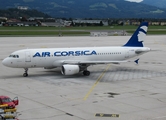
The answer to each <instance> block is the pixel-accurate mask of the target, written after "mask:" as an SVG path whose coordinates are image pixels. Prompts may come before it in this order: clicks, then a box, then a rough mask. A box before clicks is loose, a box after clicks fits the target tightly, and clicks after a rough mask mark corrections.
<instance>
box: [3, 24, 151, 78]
mask: <svg viewBox="0 0 166 120" xmlns="http://www.w3.org/2000/svg"><path fill="white" fill-rule="evenodd" d="M147 29H148V22H143V23H141V25H140V26H139V27H138V29H137V30H136V31H135V33H134V34H133V36H132V37H131V38H130V39H129V41H128V42H127V43H126V44H125V45H123V46H119V47H82V48H81V47H79V48H49V49H48V48H45V49H24V50H18V51H15V52H13V53H12V54H11V55H10V56H9V57H7V58H5V59H4V60H3V61H2V63H3V65H5V66H7V67H12V68H24V69H25V73H24V74H23V76H24V77H27V76H28V68H39V67H41V68H45V69H52V68H56V67H61V73H62V74H63V75H74V74H77V73H79V72H82V73H83V75H85V76H89V75H90V71H88V70H87V68H88V66H90V65H94V64H109V63H120V62H127V61H126V60H128V59H130V58H133V57H135V56H139V55H141V54H143V53H146V52H148V51H150V48H148V47H144V46H143V41H144V39H145V37H146V34H147ZM135 62H136V63H138V59H137V60H136V61H135Z"/></svg>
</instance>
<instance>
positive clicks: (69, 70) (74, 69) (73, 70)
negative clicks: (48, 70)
mask: <svg viewBox="0 0 166 120" xmlns="http://www.w3.org/2000/svg"><path fill="white" fill-rule="evenodd" d="M79 72H80V67H79V66H78V65H63V66H62V68H61V73H62V74H63V75H74V74H77V73H79Z"/></svg>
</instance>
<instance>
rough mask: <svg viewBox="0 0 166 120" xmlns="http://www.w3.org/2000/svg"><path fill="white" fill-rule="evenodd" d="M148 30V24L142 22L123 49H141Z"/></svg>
mask: <svg viewBox="0 0 166 120" xmlns="http://www.w3.org/2000/svg"><path fill="white" fill-rule="evenodd" d="M147 30H148V22H142V23H141V24H140V26H139V27H138V28H137V30H136V31H135V33H134V34H133V35H132V37H131V38H130V39H129V41H128V42H127V43H126V44H125V45H124V47H143V41H144V40H145V37H146V34H147Z"/></svg>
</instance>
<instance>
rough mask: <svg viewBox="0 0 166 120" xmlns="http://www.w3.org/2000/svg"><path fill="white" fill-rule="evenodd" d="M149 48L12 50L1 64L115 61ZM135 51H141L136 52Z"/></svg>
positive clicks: (51, 65)
mask: <svg viewBox="0 0 166 120" xmlns="http://www.w3.org/2000/svg"><path fill="white" fill-rule="evenodd" d="M149 50H150V48H147V47H84V48H47V49H24V50H19V51H16V52H13V53H12V54H11V56H9V57H7V58H5V59H4V60H3V64H4V65H6V66H8V67H13V68H36V67H44V68H54V67H60V66H62V65H63V64H66V63H68V62H72V61H73V63H71V64H77V63H88V64H101V63H113V62H115V63H116V62H120V61H124V60H127V59H129V58H132V57H135V56H138V55H140V54H143V53H145V52H148V51H149ZM136 51H141V52H140V53H136ZM13 56H14V57H13ZM66 61H67V62H66Z"/></svg>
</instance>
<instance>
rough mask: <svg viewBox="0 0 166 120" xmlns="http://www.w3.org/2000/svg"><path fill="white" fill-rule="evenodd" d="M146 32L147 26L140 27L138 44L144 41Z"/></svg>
mask: <svg viewBox="0 0 166 120" xmlns="http://www.w3.org/2000/svg"><path fill="white" fill-rule="evenodd" d="M147 30H148V27H147V26H142V27H140V31H139V33H138V41H139V42H143V41H144V40H145V37H146V33H147Z"/></svg>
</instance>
